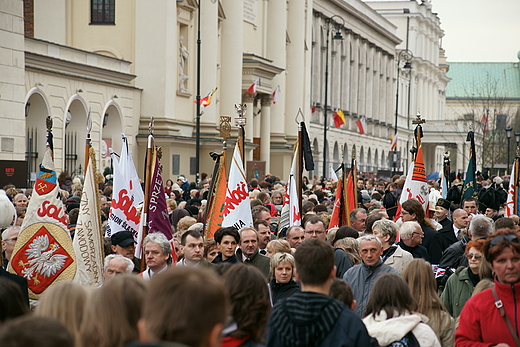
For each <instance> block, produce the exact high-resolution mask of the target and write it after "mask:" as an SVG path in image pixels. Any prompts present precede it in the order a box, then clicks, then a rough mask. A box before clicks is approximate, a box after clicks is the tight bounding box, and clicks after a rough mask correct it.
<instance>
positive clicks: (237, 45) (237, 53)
mask: <svg viewBox="0 0 520 347" xmlns="http://www.w3.org/2000/svg"><path fill="white" fill-rule="evenodd" d="M221 3H222V7H223V8H224V11H225V12H226V19H224V20H223V21H222V24H221V28H222V29H221V49H220V51H221V52H222V53H221V54H222V59H221V60H220V61H221V69H220V88H219V93H220V114H221V115H228V116H231V117H232V118H235V117H236V113H235V104H237V103H239V102H240V100H241V99H242V97H241V96H242V54H243V36H244V29H243V25H244V24H243V16H244V4H243V3H242V0H222V2H221ZM250 106H251V108H248V111H247V112H248V114H250V112H252V111H251V110H252V104H251V105H248V107H250ZM246 135H247V133H246ZM249 136H250V135H249Z"/></svg>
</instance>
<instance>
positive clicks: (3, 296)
mask: <svg viewBox="0 0 520 347" xmlns="http://www.w3.org/2000/svg"><path fill="white" fill-rule="evenodd" d="M28 312H29V307H28V306H27V304H26V302H25V300H24V298H23V295H22V290H21V289H20V286H19V285H18V284H17V283H16V282H14V281H12V280H10V279H8V278H5V277H0V324H2V323H4V322H5V321H7V320H8V319H11V318H16V317H19V316H22V315H24V314H26V313H28Z"/></svg>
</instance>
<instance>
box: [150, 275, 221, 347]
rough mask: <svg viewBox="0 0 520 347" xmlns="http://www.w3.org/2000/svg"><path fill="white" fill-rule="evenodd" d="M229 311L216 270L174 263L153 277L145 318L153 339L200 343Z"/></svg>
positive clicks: (190, 343)
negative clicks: (177, 265) (187, 266)
mask: <svg viewBox="0 0 520 347" xmlns="http://www.w3.org/2000/svg"><path fill="white" fill-rule="evenodd" d="M227 314H228V299H227V296H226V291H225V289H224V285H223V283H222V281H221V280H220V279H219V278H218V277H217V275H216V274H215V273H214V272H212V271H210V270H207V269H202V268H186V267H173V268H169V269H168V270H166V271H165V272H163V273H160V274H158V275H157V276H154V277H153V278H152V280H151V281H150V287H149V292H148V295H147V297H146V300H145V302H144V309H143V320H144V326H145V330H146V335H147V337H148V339H149V342H159V341H167V342H178V343H183V344H185V345H187V346H190V347H199V346H201V345H202V343H203V342H204V341H205V339H206V338H207V337H208V335H209V334H210V332H211V330H212V329H213V328H214V327H215V326H216V325H218V324H222V325H223V324H224V322H225V320H226V316H227ZM172 317H174V318H172ZM147 342H148V341H147Z"/></svg>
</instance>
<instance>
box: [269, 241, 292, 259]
mask: <svg viewBox="0 0 520 347" xmlns="http://www.w3.org/2000/svg"><path fill="white" fill-rule="evenodd" d="M266 248H267V253H266V255H267V256H268V257H272V256H273V255H275V254H276V253H289V254H292V250H291V245H290V244H289V242H288V241H286V240H271V241H269V242H268V243H267V246H266Z"/></svg>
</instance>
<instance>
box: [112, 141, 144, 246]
mask: <svg viewBox="0 0 520 347" xmlns="http://www.w3.org/2000/svg"><path fill="white" fill-rule="evenodd" d="M110 154H111V156H112V163H113V167H114V186H113V192H112V205H111V206H110V215H109V218H108V228H107V231H106V235H105V236H107V237H110V236H112V235H113V234H115V233H117V232H119V231H122V230H128V231H131V232H132V234H134V238H136V239H137V233H138V229H139V223H140V216H139V213H138V211H137V206H138V205H139V204H140V203H142V202H143V198H144V193H143V189H142V188H141V184H140V182H139V177H138V176H137V171H136V170H135V166H134V162H133V160H132V156H131V155H130V153H129V152H128V143H127V139H126V137H125V136H124V135H123V147H122V150H121V156H120V160H117V158H116V155H115V154H114V152H113V151H112V150H110Z"/></svg>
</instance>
